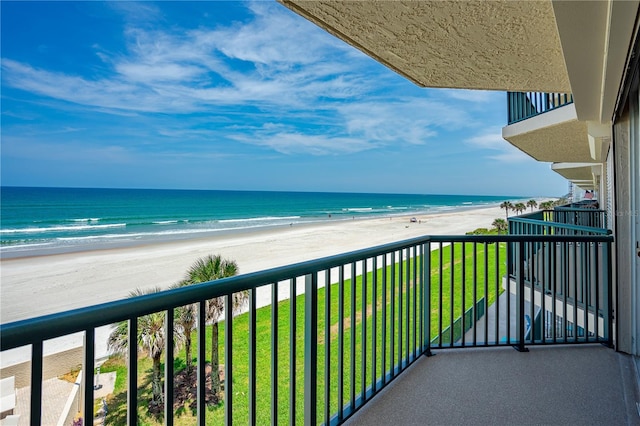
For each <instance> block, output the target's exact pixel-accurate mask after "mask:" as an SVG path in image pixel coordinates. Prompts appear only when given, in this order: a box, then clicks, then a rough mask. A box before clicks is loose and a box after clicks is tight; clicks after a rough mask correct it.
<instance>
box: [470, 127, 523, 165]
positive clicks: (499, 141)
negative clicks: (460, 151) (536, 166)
mask: <svg viewBox="0 0 640 426" xmlns="http://www.w3.org/2000/svg"><path fill="white" fill-rule="evenodd" d="M465 142H466V143H467V144H468V145H471V146H473V147H476V148H479V149H483V150H489V151H498V153H495V154H489V155H487V157H486V158H489V159H491V160H495V161H500V162H504V163H514V162H524V161H530V160H531V157H529V156H528V155H527V154H525V153H524V152H522V151H520V150H519V149H518V148H516V147H514V146H513V145H511V144H510V143H509V142H507V141H506V140H504V139H503V138H502V135H501V134H500V133H499V132H493V131H491V132H485V133H482V134H479V135H476V136H474V137H472V138H469V139H467V140H465Z"/></svg>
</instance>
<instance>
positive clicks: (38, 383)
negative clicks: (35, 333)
mask: <svg viewBox="0 0 640 426" xmlns="http://www.w3.org/2000/svg"><path fill="white" fill-rule="evenodd" d="M42 346H43V342H42V341H39V342H36V343H34V344H33V345H31V399H30V401H29V402H30V407H31V417H30V419H31V424H32V425H34V426H37V425H40V424H41V419H42V366H43V359H42V357H43V349H42Z"/></svg>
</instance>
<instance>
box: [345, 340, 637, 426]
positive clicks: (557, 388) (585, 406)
mask: <svg viewBox="0 0 640 426" xmlns="http://www.w3.org/2000/svg"><path fill="white" fill-rule="evenodd" d="M636 379H637V375H636V368H635V366H634V361H633V359H632V357H630V356H627V355H623V354H620V353H616V352H615V351H613V350H612V349H608V348H605V347H603V346H600V345H583V346H562V347H560V346H555V347H550V346H547V347H531V348H530V352H526V353H519V352H517V351H515V350H514V349H511V348H491V349H464V350H456V349H452V350H440V351H436V355H435V356H432V357H429V358H427V357H422V358H421V359H419V360H418V361H416V363H415V364H413V366H411V367H410V368H409V369H408V370H407V371H405V372H404V373H403V374H401V375H400V376H399V377H398V378H397V379H396V380H395V381H394V382H392V383H391V384H390V385H389V386H388V387H387V388H386V389H384V390H383V391H382V392H381V393H380V394H378V395H377V396H375V397H374V398H373V399H372V400H371V401H370V402H369V403H368V404H366V405H365V406H364V407H363V408H362V409H360V410H359V411H358V412H357V413H356V414H355V415H354V416H353V417H352V418H351V419H350V420H349V421H348V422H347V424H348V425H350V426H356V425H367V426H369V425H390V424H393V425H403V426H405V425H526V424H531V425H533V424H536V425H541V424H545V425H640V416H639V414H638V409H637V406H636V402H640V396H639V394H638V388H637V380H636Z"/></svg>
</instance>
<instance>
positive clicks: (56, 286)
mask: <svg viewBox="0 0 640 426" xmlns="http://www.w3.org/2000/svg"><path fill="white" fill-rule="evenodd" d="M415 217H416V222H412V221H411V220H410V219H411V217H410V216H407V217H398V216H396V217H393V218H389V217H387V218H376V219H366V220H346V221H345V220H343V221H336V222H324V223H318V224H312V225H294V226H291V227H281V228H275V229H269V230H261V231H256V232H241V233H237V234H230V235H224V236H218V237H214V238H204V239H197V240H186V241H179V242H170V243H158V244H153V245H145V246H138V247H129V248H122V249H109V250H96V251H89V252H80V253H68V254H59V255H49V256H37V257H28V258H18V259H5V260H2V261H1V262H0V265H1V285H0V296H1V297H0V300H1V302H0V307H1V312H0V317H1V321H2V323H7V322H12V321H17V320H21V319H26V318H31V317H37V316H41V315H46V314H51V313H55V312H61V311H66V310H70V309H75V308H80V307H83V306H90V305H95V304H98V303H104V302H108V301H113V300H118V299H122V298H125V297H127V295H128V294H129V292H130V291H131V290H133V289H135V288H149V287H153V286H159V287H160V288H163V289H164V288H168V287H169V286H170V285H171V284H173V283H175V282H176V281H178V280H180V279H181V278H182V277H183V276H184V274H185V272H186V270H187V269H188V268H189V266H190V265H191V264H192V263H193V262H194V261H195V260H196V259H198V258H199V257H202V256H205V255H208V254H220V255H222V256H223V257H225V258H228V259H233V260H235V261H236V262H237V263H238V266H239V269H240V273H249V272H256V271H260V270H264V269H268V268H272V267H276V266H283V265H288V264H292V263H297V262H302V261H306V260H312V259H318V258H321V257H325V256H330V255H335V254H339V253H345V252H349V251H353V250H358V249H362V248H367V247H373V246H376V245H381V244H385V243H390V242H395V241H401V240H404V239H408V238H413V237H418V236H423V235H461V234H464V233H465V232H468V231H471V230H474V229H476V228H480V227H487V228H489V227H491V223H492V222H493V221H494V220H495V219H496V218H503V217H504V211H503V210H501V209H500V208H499V207H490V208H483V209H474V210H465V211H458V212H451V213H440V214H430V215H419V216H415ZM259 304H261V305H262V304H264V303H259ZM96 333H97V335H96V343H97V347H96V355H97V356H98V357H99V356H101V355H105V354H106V345H104V344H103V343H102V342H101V340H106V338H105V339H101V337H100V336H101V335H102V336H106V335H107V334H108V329H105V330H100V329H98V330H97V331H96ZM81 342H82V336H81V335H77V336H73V337H72V336H69V337H67V338H60V339H55V340H54V341H49V342H46V344H45V348H44V349H45V354H51V353H56V352H59V351H62V350H65V349H68V348H69V347H74V346H77V345H81ZM26 349H27V348H24V349H23V350H20V349H16V350H13V351H8V352H5V353H3V354H2V361H1V362H0V364H2V365H3V366H7V365H11V364H14V363H17V362H21V361H23V360H24V359H26V358H28V351H25V350H26Z"/></svg>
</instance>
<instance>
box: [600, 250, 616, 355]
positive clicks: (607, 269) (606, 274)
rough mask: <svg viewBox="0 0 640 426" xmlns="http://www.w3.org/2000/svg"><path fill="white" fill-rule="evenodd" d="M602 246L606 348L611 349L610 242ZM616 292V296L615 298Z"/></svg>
mask: <svg viewBox="0 0 640 426" xmlns="http://www.w3.org/2000/svg"><path fill="white" fill-rule="evenodd" d="M603 246H604V253H605V256H604V257H605V259H604V269H605V272H604V274H603V275H604V278H605V280H606V286H607V289H606V292H604V293H605V294H606V296H605V297H606V300H605V301H604V303H605V304H606V306H607V308H606V310H605V312H606V316H607V318H606V320H607V346H608V347H610V348H612V347H613V346H614V345H613V307H612V300H613V297H612V294H613V288H612V287H613V283H612V278H611V242H609V241H607V242H606V243H603ZM617 294H618V292H616V296H617ZM616 306H618V304H617V303H616ZM617 324H618V321H616V327H617ZM618 335H619V334H618V330H616V336H618Z"/></svg>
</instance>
